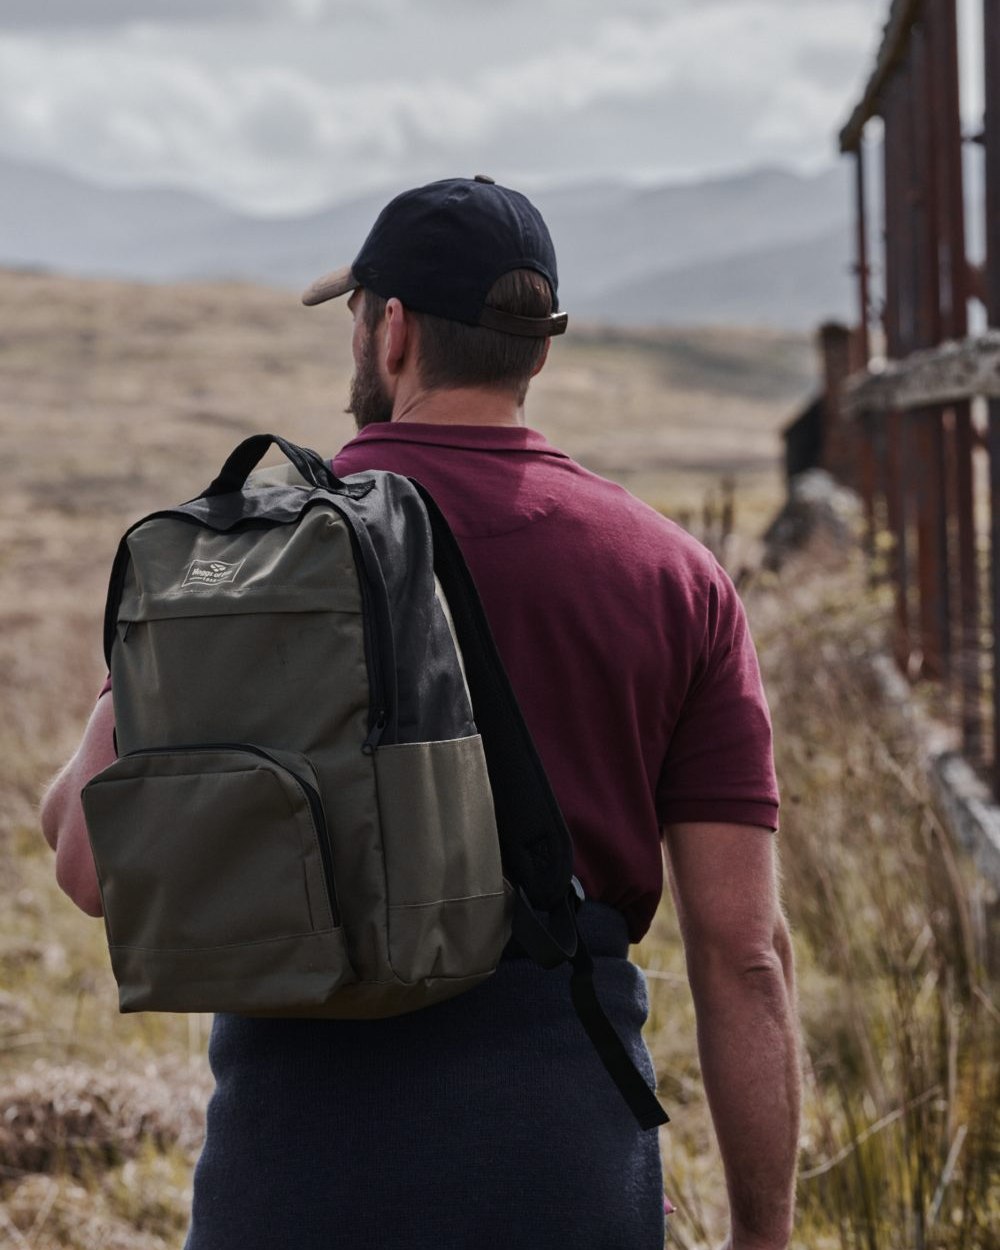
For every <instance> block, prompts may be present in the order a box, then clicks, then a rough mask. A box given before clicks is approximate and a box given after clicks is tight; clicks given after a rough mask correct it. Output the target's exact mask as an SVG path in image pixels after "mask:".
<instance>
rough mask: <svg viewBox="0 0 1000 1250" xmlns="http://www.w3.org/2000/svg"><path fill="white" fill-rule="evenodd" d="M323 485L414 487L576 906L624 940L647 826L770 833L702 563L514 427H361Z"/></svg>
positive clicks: (634, 923) (642, 926)
mask: <svg viewBox="0 0 1000 1250" xmlns="http://www.w3.org/2000/svg"><path fill="white" fill-rule="evenodd" d="M334 468H335V471H336V472H337V473H338V474H340V475H341V476H343V475H345V474H348V473H358V472H362V471H364V470H366V469H388V470H391V471H392V472H395V473H402V474H405V475H407V476H408V477H413V478H416V480H417V481H419V482H420V483H421V484H422V485H424V486H426V487H427V489H428V490H429V491H430V492H431V494H432V495H433V496H434V498H435V499H436V500H437V502H438V505H439V506H440V508H441V510H442V511H443V512H444V514H445V516H446V517H447V518H448V520H449V522H450V523H451V526H452V528H453V530H454V531H455V535H456V537H457V539H458V542H459V544H460V546H461V548H462V551H463V553H464V555H465V558H466V560H467V562H468V564H469V567H470V569H471V570H472V574H473V577H474V578H475V581H476V584H477V586H478V587H479V592H480V595H481V596H482V599H483V603H484V605H485V608H486V613H487V616H488V617H489V620H490V624H491V626H492V629H493V633H494V636H495V638H496V642H497V646H498V648H499V650H500V654H501V656H502V658H503V661H504V664H505V666H506V668H507V671H508V673H509V674H510V679H511V682H512V684H513V686H514V690H515V692H516V694H517V697H518V700H519V701H520V704H521V707H522V709H523V711H524V716H525V719H526V721H527V723H528V728H529V729H530V731H531V734H532V736H533V738H534V740H535V744H536V746H537V748H538V751H539V754H540V755H541V758H542V762H543V763H544V765H545V768H546V771H547V772H548V775H549V779H550V781H551V783H552V786H553V789H554V790H555V793H556V797H557V798H558V800H559V803H560V806H561V807H562V810H563V814H564V815H565V817H566V821H567V824H568V825H569V828H570V832H571V833H572V835H573V842H574V846H575V854H576V871H577V875H578V876H579V878H580V880H581V881H582V883H583V886H584V889H585V890H586V892H587V894H588V896H589V897H591V898H594V899H597V900H599V901H601V902H605V903H610V904H612V905H613V906H615V907H617V908H619V909H620V910H621V911H622V912H623V913H624V914H625V917H626V919H627V920H628V924H629V931H630V934H631V937H632V940H633V941H638V940H639V938H641V937H642V935H643V934H644V933H645V931H646V930H647V929H648V927H649V924H650V922H651V920H652V918H653V913H654V912H655V910H656V906H657V903H658V902H659V899H660V894H661V892H662V888H663V866H662V859H661V851H660V827H661V825H663V824H667V823H673V822H676V821H722V822H726V823H734V824H746V825H758V826H763V827H766V828H770V829H774V828H776V827H777V813H778V792H777V785H776V782H775V776H774V765H773V759H772V752H771V724H770V717H769V714H768V709H767V703H766V701H765V698H764V692H763V689H762V687H761V680H760V671H759V668H758V664H757V656H756V653H755V651H754V647H753V643H752V641H751V638H750V634H749V631H748V629H747V624H746V618H745V615H744V612H743V607H742V604H741V603H740V600H739V598H738V596H737V594H736V591H735V589H734V587H733V585H732V582H731V581H730V580H729V578H728V576H727V575H726V573H725V572H724V570H723V569H722V568H721V567H720V565H719V564H718V563H717V562H716V560H715V559H714V557H713V556H712V555H711V554H710V553H709V552H708V551H707V550H706V549H705V548H704V547H702V546H701V544H700V543H698V542H696V541H695V540H694V539H693V538H691V536H690V535H689V534H687V533H686V532H685V531H684V530H682V529H681V528H680V527H679V526H677V525H675V524H674V523H673V522H672V521H668V520H667V519H666V518H664V517H662V516H661V515H660V514H659V513H658V512H655V511H654V510H653V509H652V508H649V507H647V506H646V505H645V504H643V503H641V502H640V501H639V500H638V499H636V498H635V497H634V496H632V495H630V494H629V493H628V492H627V491H625V490H624V489H623V488H622V487H620V486H617V485H615V484H614V483H612V482H609V481H606V480H605V479H604V478H601V477H598V476H596V475H595V474H593V473H590V472H589V471H588V470H586V469H584V468H583V467H582V466H581V465H579V464H577V463H576V462H575V461H573V460H571V459H570V457H569V456H567V455H565V454H564V453H563V452H561V451H558V450H556V448H554V447H552V446H551V445H550V444H549V443H548V442H547V441H546V440H545V439H544V438H543V437H542V435H541V434H539V433H537V432H536V431H534V430H530V429H526V428H524V427H520V426H517V427H514V426H453V425H422V424H411V423H384V424H376V425H370V426H367V427H366V428H365V429H363V430H362V431H361V432H360V433H359V434H358V436H357V437H356V438H354V439H352V440H351V442H349V443H348V444H347V445H346V446H345V447H344V448H343V449H342V451H341V452H340V454H339V455H338V456H337V457H336V459H335V460H334Z"/></svg>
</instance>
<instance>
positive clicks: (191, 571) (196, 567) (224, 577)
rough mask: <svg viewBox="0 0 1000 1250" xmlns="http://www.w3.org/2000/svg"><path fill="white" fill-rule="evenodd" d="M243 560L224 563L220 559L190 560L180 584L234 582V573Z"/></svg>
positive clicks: (195, 584) (237, 570)
mask: <svg viewBox="0 0 1000 1250" xmlns="http://www.w3.org/2000/svg"><path fill="white" fill-rule="evenodd" d="M244 563H245V561H244V560H241V561H240V562H239V564H225V563H224V562H223V561H222V560H192V561H191V564H190V566H189V567H188V571H187V575H186V576H185V578H184V580H183V582H181V586H182V587H183V586H221V585H222V583H223V582H235V581H236V574H237V573H238V572H239V571H240V569H241V568H242V567H243V565H244Z"/></svg>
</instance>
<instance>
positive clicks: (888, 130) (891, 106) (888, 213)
mask: <svg viewBox="0 0 1000 1250" xmlns="http://www.w3.org/2000/svg"><path fill="white" fill-rule="evenodd" d="M998 2H1000V0H998ZM900 94H901V89H900V86H899V84H898V83H890V84H889V85H888V87H887V90H886V94H885V101H884V104H883V111H882V117H883V121H884V134H883V140H882V154H883V162H884V174H883V186H884V188H885V195H884V213H885V222H884V249H885V308H884V312H883V316H884V327H885V342H886V355H888V356H891V357H896V356H901V355H902V354H903V352H902V339H903V335H902V330H901V327H902V311H901V304H902V285H903V282H902V279H903V272H904V257H903V247H902V239H901V236H900V224H901V220H902V218H903V207H904V205H903V200H904V194H903V168H902V164H901V161H900V155H901V148H902V143H903V139H904V136H903V133H902V131H901V122H902V118H901V116H900V107H899V105H900ZM904 99H905V97H904ZM903 452H904V430H903V416H902V414H901V413H899V412H890V413H888V414H887V416H886V454H885V500H886V511H887V519H888V524H889V531H890V533H891V534H892V538H893V547H892V557H891V569H892V580H893V583H894V587H895V592H896V594H895V601H896V602H895V609H896V610H895V618H896V619H895V630H894V636H893V652H894V654H895V657H896V663H897V664H898V665H899V667H900V668H901V669H902V670H903V672H907V671H908V669H909V660H910V607H909V592H908V583H909V568H908V566H909V550H908V543H907V535H906V528H907V527H906V513H907V508H906V492H905V490H904V487H903V480H904V468H905V466H904V456H903Z"/></svg>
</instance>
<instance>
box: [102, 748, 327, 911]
mask: <svg viewBox="0 0 1000 1250" xmlns="http://www.w3.org/2000/svg"><path fill="white" fill-rule="evenodd" d="M183 751H192V752H195V751H202V752H204V751H242V752H243V753H244V754H246V755H257V756H260V758H261V759H264V760H267V761H268V762H269V763H271V764H273V765H274V766H275V767H276V768H280V769H281V771H282V773H284V774H285V775H286V776H288V777H291V779H292V780H293V781H294V782H295V784H296V785H297V786H298V787H299V789H300V790H301V791H302V793H303V795H304V796H305V800H306V802H307V804H308V805H309V812H310V815H311V817H312V824H313V829H314V830H315V832H316V842H317V844H318V846H319V855H320V859H321V860H322V861H323V877H324V880H325V881H326V893H327V898H328V899H329V902H330V914H331V916H332V918H333V924H334V927H335V928H340V905H339V903H338V902H337V887H336V885H335V883H334V879H333V850H332V848H331V845H330V833H329V830H328V828H327V824H326V814H325V812H324V811H323V800H322V799H321V798H320V795H319V791H318V790H317V789H316V787H315V786H314V785H312V783H311V782H308V781H305V780H304V779H303V778H302V777H300V776H299V775H298V774H297V773H293V772H292V770H291V769H290V768H288V767H286V765H284V764H282V763H281V761H280V760H276V759H275V758H274V756H273V755H270V754H268V752H267V751H265V750H264V749H263V748H262V747H256V746H252V745H251V744H250V743H247V742H197V743H190V744H185V745H183V746H175V747H144V748H142V749H141V750H139V751H129V752H127V753H126V754H125V755H124V756H122V757H121V758H122V759H133V758H135V757H136V756H138V755H176V754H178V753H179V752H183Z"/></svg>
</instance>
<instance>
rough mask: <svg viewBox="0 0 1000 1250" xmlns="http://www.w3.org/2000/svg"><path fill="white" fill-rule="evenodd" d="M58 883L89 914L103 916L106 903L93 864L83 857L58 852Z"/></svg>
mask: <svg viewBox="0 0 1000 1250" xmlns="http://www.w3.org/2000/svg"><path fill="white" fill-rule="evenodd" d="M56 884H57V885H58V886H59V888H60V890H62V892H63V893H64V894H66V895H67V896H68V897H69V898H71V899H72V900H73V902H74V903H75V904H76V905H77V907H79V908H80V910H81V911H83V912H86V913H87V915H88V916H103V915H104V904H103V902H102V901H101V891H100V888H99V886H98V884H97V876H96V874H95V873H94V869H93V865H92V864H90V865H88V864H86V863H84V862H82V860H81V857H79V856H75V855H72V854H63V853H60V851H57V852H56Z"/></svg>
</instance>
